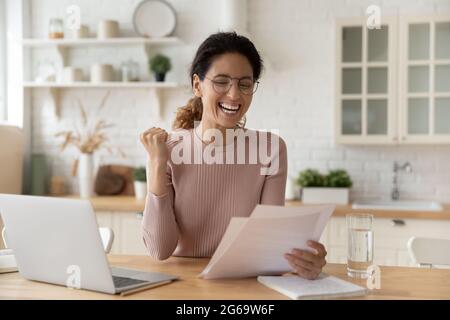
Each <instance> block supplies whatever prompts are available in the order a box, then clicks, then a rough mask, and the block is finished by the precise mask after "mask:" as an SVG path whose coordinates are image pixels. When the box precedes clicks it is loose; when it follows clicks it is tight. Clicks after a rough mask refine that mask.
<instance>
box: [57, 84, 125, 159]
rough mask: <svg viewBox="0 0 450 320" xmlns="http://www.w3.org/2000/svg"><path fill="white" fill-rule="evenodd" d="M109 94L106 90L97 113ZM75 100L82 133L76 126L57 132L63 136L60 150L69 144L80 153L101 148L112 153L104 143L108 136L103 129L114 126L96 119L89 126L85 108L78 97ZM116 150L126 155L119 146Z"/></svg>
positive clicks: (59, 135)
mask: <svg viewBox="0 0 450 320" xmlns="http://www.w3.org/2000/svg"><path fill="white" fill-rule="evenodd" d="M109 94H110V92H109V91H108V92H107V93H106V95H105V96H104V97H103V99H102V101H101V103H100V106H99V108H98V109H97V113H98V111H101V110H102V109H103V107H104V105H105V103H106V100H107V98H108V96H109ZM76 102H77V104H78V107H79V109H80V114H81V120H82V126H83V133H81V132H80V131H79V130H78V128H77V127H76V126H75V129H74V130H68V131H59V132H57V133H56V134H55V137H57V138H60V137H62V138H63V141H62V142H61V144H60V148H61V151H64V150H65V149H66V148H67V147H69V146H74V147H76V148H77V149H78V150H79V151H80V152H81V153H90V154H92V153H94V152H96V151H98V150H100V149H102V148H105V149H106V150H107V151H108V152H109V153H110V154H112V153H113V148H112V147H111V146H109V145H107V144H106V142H107V141H108V138H107V136H106V132H105V130H106V129H109V128H111V127H114V124H112V123H108V122H106V121H104V120H97V121H96V122H95V125H93V126H91V123H90V121H89V120H90V119H89V117H88V114H87V112H86V109H85V108H84V107H83V105H82V103H81V101H80V100H79V99H78V98H77V99H76ZM117 151H118V154H119V155H120V156H121V157H122V158H125V157H126V155H125V153H124V152H123V151H122V150H120V148H117Z"/></svg>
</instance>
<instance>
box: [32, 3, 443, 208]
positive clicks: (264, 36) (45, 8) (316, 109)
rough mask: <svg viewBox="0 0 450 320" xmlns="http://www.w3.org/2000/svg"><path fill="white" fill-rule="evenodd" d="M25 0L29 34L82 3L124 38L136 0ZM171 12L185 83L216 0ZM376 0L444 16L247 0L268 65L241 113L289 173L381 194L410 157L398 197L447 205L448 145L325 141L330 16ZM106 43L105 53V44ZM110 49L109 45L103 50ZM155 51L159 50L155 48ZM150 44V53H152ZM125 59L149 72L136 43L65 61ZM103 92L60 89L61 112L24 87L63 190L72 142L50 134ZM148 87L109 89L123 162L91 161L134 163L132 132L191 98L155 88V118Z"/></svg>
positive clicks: (330, 93) (176, 72)
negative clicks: (276, 133)
mask: <svg viewBox="0 0 450 320" xmlns="http://www.w3.org/2000/svg"><path fill="white" fill-rule="evenodd" d="M96 2H98V4H96V5H93V4H92V0H89V1H88V0H78V1H77V0H71V1H60V0H58V1H56V0H33V1H32V2H31V4H32V12H31V19H32V21H31V26H32V30H33V33H32V34H31V36H32V37H39V38H42V37H45V36H46V32H47V27H48V20H49V18H51V17H53V16H60V17H63V16H64V15H65V8H66V7H67V6H69V5H72V4H76V5H79V6H80V8H81V18H82V23H84V24H87V25H88V26H89V27H90V29H91V30H95V29H96V24H97V22H98V21H99V20H100V19H108V18H111V19H115V20H118V21H119V22H120V25H121V28H123V29H124V30H125V31H124V35H131V30H132V25H131V17H132V14H133V10H134V8H135V7H136V5H137V4H138V3H139V2H140V1H139V0H114V2H113V3H114V4H113V5H112V1H105V0H96ZM170 3H171V4H172V5H173V7H174V8H175V10H176V11H177V19H178V24H177V28H176V30H175V35H176V36H177V37H179V38H181V40H182V41H183V43H182V44H181V45H179V46H178V47H167V48H166V47H165V48H162V49H161V51H164V52H165V53H167V54H168V55H169V56H170V57H171V58H172V61H173V65H174V69H173V71H171V72H169V74H168V80H169V81H177V82H185V83H188V79H187V75H188V68H189V63H190V61H191V59H192V58H193V54H194V50H195V48H196V46H198V44H199V43H200V42H201V41H202V40H203V39H204V38H205V37H206V36H207V35H208V34H209V33H213V32H216V31H217V29H218V22H217V21H218V19H220V11H219V9H220V7H219V1H210V0H172V1H170ZM372 4H376V5H380V6H381V9H382V14H384V15H397V14H402V13H404V14H427V13H442V12H449V13H450V2H449V1H448V0H440V1H438V0H427V1H424V0H389V1H374V0H372V1H363V0H339V1H338V0H303V1H298V0H290V1H288V0H281V1H280V0H278V1H273V0H248V5H247V7H248V8H247V11H248V32H249V34H250V36H251V38H252V39H253V40H254V41H255V43H256V45H257V47H258V49H260V50H261V51H262V52H263V54H264V59H265V60H266V70H265V72H264V74H263V76H262V78H261V84H260V87H259V89H258V91H257V93H256V94H255V96H254V99H253V102H252V106H251V108H250V111H249V113H248V115H247V119H248V121H247V126H248V127H252V128H266V129H279V130H280V134H281V136H282V137H283V138H284V139H285V141H286V142H287V146H288V158H289V175H290V176H291V177H296V176H297V174H298V172H299V171H300V170H303V169H305V168H308V167H314V168H317V169H320V170H323V171H325V170H328V169H332V168H344V169H347V170H348V172H349V174H350V175H351V177H352V179H353V181H354V186H353V188H352V191H351V197H352V198H358V197H389V195H390V191H391V185H392V165H393V161H394V160H399V161H410V163H411V165H412V167H413V172H412V173H410V174H406V173H401V175H400V177H399V186H400V197H403V198H422V199H436V200H440V201H445V202H450V146H401V147H394V146H370V147H369V146H366V147H363V146H340V145H335V144H334V143H333V133H334V129H333V126H334V121H333V113H334V72H335V71H334V69H335V66H334V61H335V46H334V34H335V33H334V19H335V18H336V17H347V16H363V15H365V9H366V7H367V6H369V5H372ZM105 50H106V51H105ZM110 50H111V49H110ZM156 51H158V50H156ZM156 51H155V52H156ZM48 52H49V51H48V50H47V51H45V50H35V52H34V53H33V55H32V64H31V65H32V66H36V65H37V64H38V62H39V61H41V60H45V59H51V56H48ZM129 58H134V59H135V60H137V61H139V63H140V68H141V76H147V77H148V73H147V65H146V61H145V55H144V53H143V49H142V48H141V49H139V48H129V49H121V50H114V49H112V50H111V51H109V52H108V49H105V48H100V49H99V48H87V47H86V48H82V49H75V50H71V54H70V59H69V61H70V62H71V65H76V66H79V67H81V68H85V70H88V69H87V68H88V66H89V63H90V62H92V61H93V60H98V62H102V63H113V64H115V65H117V64H120V63H121V62H123V61H126V60H128V59H129ZM105 93H106V90H99V89H66V90H62V91H61V118H60V120H59V121H58V120H57V119H56V117H55V114H54V108H53V106H52V105H51V104H50V103H48V92H47V90H46V89H34V90H33V94H32V126H33V129H32V130H33V138H32V139H33V141H32V146H33V152H35V153H46V154H47V155H48V159H49V160H50V165H51V168H52V173H53V174H55V175H64V176H66V177H67V178H68V179H69V180H68V181H70V186H69V187H70V190H71V191H72V192H76V191H77V188H78V187H77V183H76V179H74V178H70V170H71V165H72V161H73V159H74V158H76V155H77V152H76V150H74V149H71V150H67V151H65V152H64V153H61V152H60V151H59V147H58V143H59V140H57V139H56V138H55V137H54V134H55V133H56V132H57V131H60V130H62V129H64V128H69V127H70V128H71V127H72V125H73V123H74V122H77V121H80V113H79V109H78V108H76V107H75V106H76V105H75V104H74V101H75V98H78V99H80V101H82V103H83V105H84V106H85V107H86V109H89V108H91V107H92V108H95V107H96V106H97V105H98V103H99V101H100V100H101V99H102V97H103V96H104V95H105ZM150 94H151V92H150V90H149V89H112V90H111V94H110V96H109V98H108V101H107V103H106V106H105V110H104V112H103V114H104V115H107V120H108V121H109V122H112V123H114V124H115V125H116V126H115V127H113V128H111V129H110V130H109V132H110V136H109V138H110V142H111V144H112V145H114V146H118V147H120V148H121V149H122V150H123V151H124V152H125V153H126V154H127V158H126V159H120V158H119V157H117V156H114V155H108V154H107V153H106V152H102V154H101V155H100V156H99V158H98V161H99V163H102V164H104V163H120V164H129V165H136V166H137V165H142V164H144V163H145V160H146V155H145V152H144V151H143V149H142V148H141V146H140V143H139V141H138V135H139V133H140V132H141V131H143V130H144V129H146V128H148V127H150V126H160V127H164V128H166V129H170V127H171V123H172V121H173V118H174V114H175V111H176V108H177V107H180V106H182V105H184V104H185V102H186V101H187V100H188V99H189V97H190V96H191V94H190V90H189V89H188V88H176V89H165V90H164V91H162V95H161V101H162V118H161V119H158V118H157V117H155V115H154V112H153V110H152V105H151V98H150Z"/></svg>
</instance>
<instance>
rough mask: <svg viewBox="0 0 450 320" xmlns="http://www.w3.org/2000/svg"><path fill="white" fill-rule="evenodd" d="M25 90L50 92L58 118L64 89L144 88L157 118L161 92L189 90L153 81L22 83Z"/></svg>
mask: <svg viewBox="0 0 450 320" xmlns="http://www.w3.org/2000/svg"><path fill="white" fill-rule="evenodd" d="M22 86H23V88H26V89H45V90H48V93H49V98H50V99H51V101H52V104H53V106H54V108H55V115H56V118H58V119H59V117H60V109H61V103H60V102H61V101H60V91H61V90H64V89H77V88H80V89H81V88H92V89H102V88H104V89H139V88H144V89H147V90H148V94H149V105H151V106H152V108H153V110H154V115H155V116H156V117H160V116H161V96H160V94H161V92H160V91H161V90H163V89H166V88H167V89H170V88H187V87H188V86H187V85H186V84H178V83H176V82H166V81H164V82H151V81H141V82H119V81H114V82H113V81H111V82H102V83H91V82H87V81H86V82H75V83H58V82H24V83H22Z"/></svg>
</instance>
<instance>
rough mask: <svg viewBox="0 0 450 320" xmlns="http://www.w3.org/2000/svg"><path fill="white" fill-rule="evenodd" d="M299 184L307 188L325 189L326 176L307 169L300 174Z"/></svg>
mask: <svg viewBox="0 0 450 320" xmlns="http://www.w3.org/2000/svg"><path fill="white" fill-rule="evenodd" d="M297 184H299V185H300V186H302V187H303V188H306V187H323V186H324V176H323V175H322V174H320V172H319V171H317V170H314V169H306V170H303V171H301V172H300V173H299V176H298V178H297Z"/></svg>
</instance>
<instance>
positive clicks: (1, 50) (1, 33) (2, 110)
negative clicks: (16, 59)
mask: <svg viewBox="0 0 450 320" xmlns="http://www.w3.org/2000/svg"><path fill="white" fill-rule="evenodd" d="M5 22H6V17H5V1H3V0H0V121H3V120H6V63H5V62H6V23H5Z"/></svg>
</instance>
